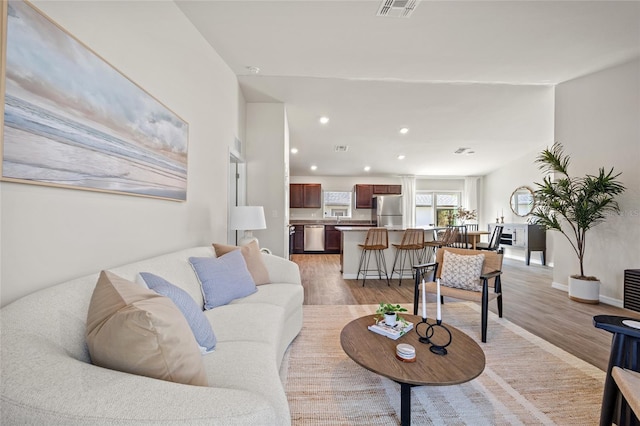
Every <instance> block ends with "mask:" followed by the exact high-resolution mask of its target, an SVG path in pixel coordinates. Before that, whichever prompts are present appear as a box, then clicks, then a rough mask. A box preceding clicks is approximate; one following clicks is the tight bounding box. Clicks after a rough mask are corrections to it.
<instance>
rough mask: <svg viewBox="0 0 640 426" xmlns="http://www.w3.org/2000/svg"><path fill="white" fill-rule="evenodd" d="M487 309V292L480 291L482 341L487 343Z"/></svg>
mask: <svg viewBox="0 0 640 426" xmlns="http://www.w3.org/2000/svg"><path fill="white" fill-rule="evenodd" d="M488 310H489V294H488V292H487V291H483V292H482V343H487V316H488V312H487V311H488Z"/></svg>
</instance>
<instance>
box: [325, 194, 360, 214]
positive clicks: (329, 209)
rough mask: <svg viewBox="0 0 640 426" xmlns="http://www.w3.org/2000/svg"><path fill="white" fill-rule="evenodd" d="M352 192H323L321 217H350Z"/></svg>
mask: <svg viewBox="0 0 640 426" xmlns="http://www.w3.org/2000/svg"><path fill="white" fill-rule="evenodd" d="M352 195H353V193H352V192H347V191H324V194H323V197H322V199H323V205H322V206H323V212H324V214H323V217H327V218H331V217H351V204H352V201H351V200H352Z"/></svg>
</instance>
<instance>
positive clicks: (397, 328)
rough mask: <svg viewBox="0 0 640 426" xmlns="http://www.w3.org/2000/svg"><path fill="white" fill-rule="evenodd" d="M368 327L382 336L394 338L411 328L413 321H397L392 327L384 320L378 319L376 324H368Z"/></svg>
mask: <svg viewBox="0 0 640 426" xmlns="http://www.w3.org/2000/svg"><path fill="white" fill-rule="evenodd" d="M368 328H369V330H371V331H373V332H374V333H378V334H382V335H383V336H386V337H388V338H389V339H393V340H396V339H398V338H399V337H400V336H403V335H404V334H406V332H407V331H409V330H411V329H412V328H413V323H412V322H402V321H398V322H396V324H395V325H394V326H393V327H392V326H389V325H387V324H385V322H384V321H380V322H378V323H377V324H373V325H370V326H369V327H368Z"/></svg>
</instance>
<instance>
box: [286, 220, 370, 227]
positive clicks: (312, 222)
mask: <svg viewBox="0 0 640 426" xmlns="http://www.w3.org/2000/svg"><path fill="white" fill-rule="evenodd" d="M289 225H334V226H343V225H344V226H373V224H372V223H371V221H370V220H349V219H345V220H341V221H340V222H338V221H337V220H335V219H291V220H289Z"/></svg>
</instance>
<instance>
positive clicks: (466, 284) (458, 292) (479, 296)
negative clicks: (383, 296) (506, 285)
mask: <svg viewBox="0 0 640 426" xmlns="http://www.w3.org/2000/svg"><path fill="white" fill-rule="evenodd" d="M451 255H453V256H451ZM502 256H503V255H502V253H498V252H490V251H481V250H469V249H457V248H452V247H442V248H441V249H440V250H438V251H437V252H436V261H435V262H432V263H425V264H422V265H415V266H414V269H415V270H416V273H415V281H414V296H413V302H414V303H413V314H414V315H417V314H418V294H419V292H420V287H421V285H420V284H421V281H422V279H423V277H425V280H427V279H430V281H429V282H425V290H426V292H427V293H432V294H436V293H437V282H436V279H437V278H439V279H440V295H441V302H444V297H445V296H446V297H452V298H455V299H462V300H470V301H474V302H480V304H481V311H480V317H481V337H482V342H483V343H486V341H487V321H488V312H489V300H493V299H496V303H497V305H498V316H499V317H500V318H502V282H501V275H502ZM456 271H458V272H456ZM462 271H466V272H462Z"/></svg>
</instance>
